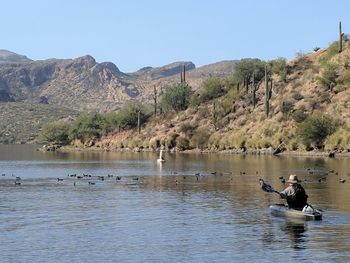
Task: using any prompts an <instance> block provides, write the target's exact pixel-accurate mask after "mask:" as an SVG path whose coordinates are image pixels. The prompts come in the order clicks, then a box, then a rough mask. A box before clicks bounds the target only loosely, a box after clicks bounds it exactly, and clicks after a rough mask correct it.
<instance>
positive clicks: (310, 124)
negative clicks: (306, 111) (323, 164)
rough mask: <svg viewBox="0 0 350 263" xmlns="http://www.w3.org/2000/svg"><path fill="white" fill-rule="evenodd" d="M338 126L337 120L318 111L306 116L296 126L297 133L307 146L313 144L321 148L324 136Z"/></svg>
mask: <svg viewBox="0 0 350 263" xmlns="http://www.w3.org/2000/svg"><path fill="white" fill-rule="evenodd" d="M339 126H340V122H339V121H336V120H334V119H332V118H331V117H330V116H328V115H325V114H323V113H320V112H319V113H315V114H313V115H311V116H309V117H307V118H306V119H305V121H304V122H302V123H300V124H299V125H298V126H297V135H298V136H299V137H300V138H301V140H302V142H303V143H304V145H306V146H307V147H310V146H311V145H314V146H315V147H316V148H318V149H322V148H323V147H324V141H325V140H326V138H327V137H328V136H329V135H331V134H333V133H334V132H335V131H336V130H337V128H338V127H339Z"/></svg>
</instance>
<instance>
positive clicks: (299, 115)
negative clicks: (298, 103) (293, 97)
mask: <svg viewBox="0 0 350 263" xmlns="http://www.w3.org/2000/svg"><path fill="white" fill-rule="evenodd" d="M306 117H307V114H306V113H305V108H300V109H297V110H295V111H294V112H293V113H292V118H293V120H295V121H296V122H297V123H302V122H303V121H304V120H305V119H306Z"/></svg>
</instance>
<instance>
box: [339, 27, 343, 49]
mask: <svg viewBox="0 0 350 263" xmlns="http://www.w3.org/2000/svg"><path fill="white" fill-rule="evenodd" d="M342 51H343V33H342V32H341V22H339V53H340V52H342Z"/></svg>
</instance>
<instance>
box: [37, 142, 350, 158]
mask: <svg viewBox="0 0 350 263" xmlns="http://www.w3.org/2000/svg"><path fill="white" fill-rule="evenodd" d="M46 147H47V146H46ZM38 150H41V151H59V152H159V151H160V148H157V149H150V148H139V147H136V148H133V149H131V148H110V147H104V148H102V147H94V146H92V147H74V146H62V147H60V146H59V147H55V148H54V149H51V150H49V149H47V148H45V145H44V146H42V147H41V148H40V149H38ZM164 151H165V152H169V153H185V154H186V153H188V154H232V155H266V156H268V155H270V156H277V157H278V156H293V157H324V158H325V157H326V158H336V157H343V158H348V157H350V152H345V151H343V152H337V151H316V150H313V151H283V152H280V153H278V154H274V149H272V148H267V149H258V150H257V149H247V150H245V151H243V150H242V149H240V150H237V149H236V150H210V149H202V150H201V149H191V150H185V151H179V150H176V149H169V150H164Z"/></svg>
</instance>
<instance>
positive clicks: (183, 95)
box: [161, 82, 193, 112]
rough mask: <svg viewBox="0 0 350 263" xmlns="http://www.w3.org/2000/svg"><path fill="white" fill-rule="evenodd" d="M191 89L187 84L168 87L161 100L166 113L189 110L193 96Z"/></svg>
mask: <svg viewBox="0 0 350 263" xmlns="http://www.w3.org/2000/svg"><path fill="white" fill-rule="evenodd" d="M192 93H193V92H192V89H191V87H190V86H189V85H188V84H187V83H186V82H182V83H178V84H175V85H173V86H170V87H168V88H167V89H166V90H165V93H164V95H163V97H162V99H161V105H162V108H163V109H164V110H165V111H171V110H174V111H176V112H179V111H182V110H185V109H187V107H188V105H189V102H190V97H191V95H192Z"/></svg>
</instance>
